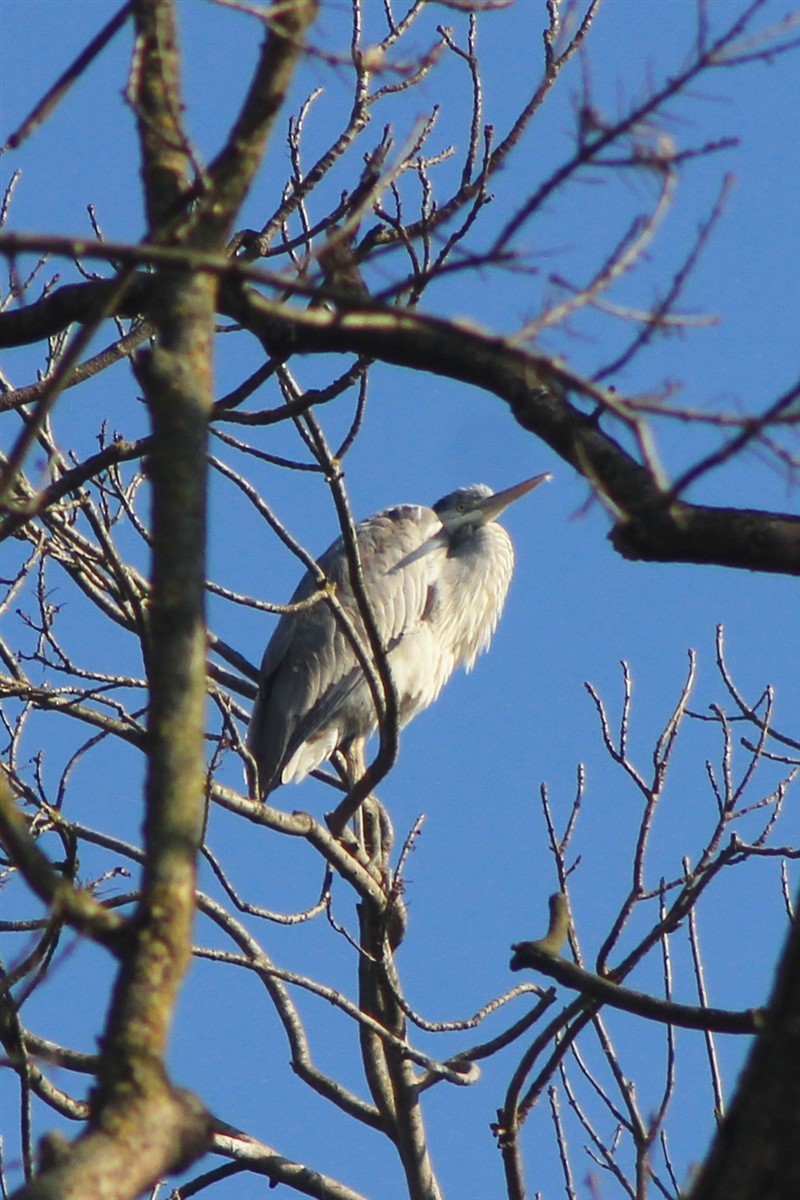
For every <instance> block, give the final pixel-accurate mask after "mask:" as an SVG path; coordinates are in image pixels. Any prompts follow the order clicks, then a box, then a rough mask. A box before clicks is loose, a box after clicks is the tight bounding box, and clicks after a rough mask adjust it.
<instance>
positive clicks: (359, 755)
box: [340, 737, 368, 857]
mask: <svg viewBox="0 0 800 1200" xmlns="http://www.w3.org/2000/svg"><path fill="white" fill-rule="evenodd" d="M364 747H365V741H364V738H359V737H356V738H352V739H351V741H349V742H347V743H346V744H345V745H344V746H342V747H341V750H340V753H341V755H342V757H343V759H344V779H345V783H346V784H347V788H348V791H349V790H350V789H351V788H353V787H354V786H355V784H357V783H358V781H359V779H360V778H361V777H362V775H363V774H364V772H365V771H366V769H367V761H366V757H365V755H364ZM363 807H364V805H363V803H362V804H360V805H359V806H358V808H357V809H356V811H355V813H354V814H353V832H354V833H355V836H356V841H357V843H358V848H359V850H360V851H361V852H362V854H364V855H365V856H366V857H368V855H367V847H366V842H365V837H364V816H363Z"/></svg>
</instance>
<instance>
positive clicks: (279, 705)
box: [248, 505, 444, 790]
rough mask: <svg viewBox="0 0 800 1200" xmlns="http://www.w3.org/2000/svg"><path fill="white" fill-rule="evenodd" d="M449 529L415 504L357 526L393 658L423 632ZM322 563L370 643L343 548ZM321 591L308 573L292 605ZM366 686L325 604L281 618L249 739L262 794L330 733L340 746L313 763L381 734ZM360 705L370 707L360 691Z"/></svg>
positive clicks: (376, 613)
mask: <svg viewBox="0 0 800 1200" xmlns="http://www.w3.org/2000/svg"><path fill="white" fill-rule="evenodd" d="M441 529H442V525H441V522H440V520H439V518H438V517H437V515H436V514H435V513H434V512H433V511H432V510H431V509H428V508H422V507H420V506H417V505H402V506H399V507H397V508H393V509H387V510H385V511H383V512H380V513H376V514H375V515H374V516H372V517H369V518H368V519H367V520H366V521H364V522H362V523H361V524H360V525H359V526H358V527H357V535H358V541H359V549H360V554H361V565H362V571H363V576H364V584H365V588H366V591H367V595H368V596H369V597H370V600H371V603H372V608H373V614H374V617H375V621H376V623H377V626H378V631H379V633H380V636H381V639H382V641H383V643H384V645H385V646H386V647H387V648H388V649H390V650H391V649H392V648H393V647H395V646H396V645H398V644H399V642H400V641H401V640H402V638H403V637H404V636H406V635H407V634H408V633H409V632H410V631H411V630H413V629H415V628H417V627H418V625H419V624H420V622H421V621H422V620H423V619H424V617H425V614H426V611H428V610H429V608H430V589H431V587H433V586H434V583H435V579H434V571H435V561H436V559H437V557H438V556H440V555H441V554H443V553H444V551H443V550H442V548H441V543H440V542H439V541H437V535H439V534H440V533H441ZM428 544H430V545H429V549H430V552H427V550H426V546H428ZM319 561H320V566H321V567H322V568H323V570H324V571H325V573H326V575H327V576H328V579H329V580H330V581H331V583H333V584H334V586H335V588H336V594H337V596H338V597H339V599H340V601H341V603H342V605H343V607H344V608H345V610H346V611H347V613H348V615H349V616H350V618H351V620H352V621H353V624H354V626H355V628H356V630H357V631H358V633H359V634H360V635H361V636H362V637H363V635H364V630H363V623H362V621H361V618H360V616H359V613H358V609H357V606H356V603H355V600H354V597H353V592H352V588H351V585H350V578H349V567H348V563H347V555H346V552H345V549H344V546H343V543H342V540H341V539H339V540H338V541H336V542H334V544H333V545H332V546H331V547H330V548H329V549H328V550H327V551H326V552H325V554H324V555H323V556H322V558H321V559H320V560H319ZM314 587H315V584H314V581H313V579H312V578H311V577H310V576H308V575H307V576H306V577H305V578H304V579H303V580H302V582H301V584H300V586H299V587H298V589H297V591H296V592H295V595H294V597H293V600H298V599H303V598H305V597H306V596H308V595H310V594H311V593H312V592H313V590H314ZM362 684H363V675H362V673H361V669H360V667H359V666H358V662H357V659H356V656H355V653H354V651H353V647H352V645H351V643H350V640H349V638H348V637H347V635H346V633H345V632H344V630H343V629H342V628H341V626H340V625H339V623H338V621H337V620H336V618H335V616H334V614H333V612H332V611H331V609H330V608H329V607H328V605H327V604H325V603H324V602H321V603H320V604H318V605H316V606H314V607H313V608H311V609H308V610H306V611H304V612H302V613H297V614H294V615H286V616H284V617H282V618H281V619H280V621H279V622H278V626H277V628H276V630H275V633H274V634H273V637H272V639H271V641H270V643H269V645H268V646H267V649H266V652H265V654H264V659H263V662H262V666H261V679H260V684H259V693H258V697H257V700H256V704H255V707H254V710H253V716H252V718H251V722H250V730H249V732H248V745H249V747H250V750H251V752H252V753H253V755H254V757H255V758H256V761H257V763H258V767H259V777H260V779H261V782H262V788H264V790H268V788H269V787H274V786H276V785H277V783H278V782H279V781H280V776H281V772H282V771H283V768H284V766H285V765H286V763H287V762H288V761H289V760H290V759H291V758H292V756H293V755H294V754H295V753H296V752H297V750H298V749H299V748H300V747H301V746H302V745H303V744H304V743H305V742H307V741H309V740H310V739H313V738H314V737H315V736H317V735H319V734H320V732H321V731H324V729H325V727H326V726H331V728H332V732H331V737H334V738H335V740H334V742H333V745H331V746H330V747H328V748H327V750H325V743H324V739H323V743H322V745H323V753H322V757H321V758H320V759H319V760H318V762H317V763H315V764H314V765H319V762H322V761H324V759H325V758H327V757H328V756H329V754H330V753H331V750H332V749H333V747H334V746H335V745H337V744H338V742H339V740H341V738H344V737H348V736H355V734H357V733H363V734H366V733H367V732H369V730H370V729H371V728H374V726H375V717H374V711H373V710H372V704H371V701H370V700H369V699H368V697H367V699H366V712H365V713H360V712H356V711H355V710H354V708H353V705H354V703H355V700H354V695H355V693H356V690H357V689H359V687H360V685H362ZM361 690H362V691H363V688H362V689H361ZM359 704H362V705H363V704H364V701H363V698H361V694H360V693H359ZM354 726H363V728H356V727H354ZM334 727H335V728H334ZM328 740H330V739H328ZM308 769H309V770H310V769H313V768H311V767H309V768H308Z"/></svg>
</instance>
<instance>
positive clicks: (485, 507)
mask: <svg viewBox="0 0 800 1200" xmlns="http://www.w3.org/2000/svg"><path fill="white" fill-rule="evenodd" d="M549 478H550V473H549V472H545V474H543V475H534V476H533V478H532V479H524V480H523V481H522V483H516V484H514V486H513V487H510V488H506V489H505V490H504V491H502V492H493V491H492V489H491V488H490V487H487V486H486V484H485V483H473V484H471V485H470V486H469V487H463V488H458V489H457V490H456V491H455V492H450V494H449V495H448V496H443V497H442V499H441V500H437V502H436V503H435V504H434V506H433V511H434V512H435V513H436V515H437V516H438V518H439V520H440V521H441V522H442V525H443V526H444V528H445V530H446V532H447V533H455V532H456V531H457V530H469V529H477V528H478V527H479V526H480V525H486V524H488V523H489V521H496V520H497V518H498V517H499V516H500V513H501V512H503V511H504V510H505V509H507V508H508V506H509V504H513V503H514V501H515V500H519V498H520V496H525V495H527V493H528V492H532V491H533V489H534V488H535V487H538V486H539V484H540V483H544V482H545V480H547V479H549Z"/></svg>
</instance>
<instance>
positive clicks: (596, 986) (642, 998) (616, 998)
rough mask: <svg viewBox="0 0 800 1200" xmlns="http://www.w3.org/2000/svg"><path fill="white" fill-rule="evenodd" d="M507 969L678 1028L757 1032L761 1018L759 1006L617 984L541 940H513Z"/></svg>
mask: <svg viewBox="0 0 800 1200" xmlns="http://www.w3.org/2000/svg"><path fill="white" fill-rule="evenodd" d="M511 949H512V950H513V951H514V954H513V957H512V959H511V970H512V971H522V970H524V969H525V968H526V967H531V968H532V969H533V970H535V971H541V972H542V974H543V975H548V976H550V978H552V979H555V980H557V981H558V982H559V983H563V984H564V986H565V987H568V988H572V989H573V990H574V991H576V992H582V993H583V994H584V995H586V996H590V997H591V998H592V1000H599V1001H600V1002H601V1003H602V1004H610V1005H611V1006H612V1007H613V1008H620V1009H622V1010H623V1011H624V1012H630V1013H635V1014H636V1015H637V1016H640V1017H646V1018H647V1019H648V1020H650V1021H661V1022H662V1023H663V1024H664V1025H678V1026H680V1028H681V1029H704V1030H709V1031H711V1032H713V1033H758V1031H759V1029H760V1028H761V1027H762V1025H763V1022H764V1012H763V1009H753V1008H749V1009H745V1010H744V1011H742V1012H733V1011H730V1010H728V1009H723V1008H698V1007H695V1006H694V1005H691V1004H675V1003H674V1002H673V1001H671V1000H660V999H659V998H658V997H656V996H648V995H646V994H645V993H644V992H636V991H633V990H632V989H631V988H624V987H620V985H619V984H618V983H614V982H613V981H612V980H611V979H604V978H603V977H602V976H601V975H595V974H594V973H593V972H592V971H586V970H584V968H583V967H579V966H577V964H576V963H572V962H570V961H569V960H568V959H566V958H562V957H561V955H560V954H553V953H552V952H551V951H550V950H548V949H547V947H546V946H543V945H542V943H541V942H517V943H516V944H515V945H514V946H512V947H511Z"/></svg>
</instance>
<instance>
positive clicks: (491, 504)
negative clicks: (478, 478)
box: [475, 471, 550, 522]
mask: <svg viewBox="0 0 800 1200" xmlns="http://www.w3.org/2000/svg"><path fill="white" fill-rule="evenodd" d="M549 478H550V472H549V471H545V472H544V474H543V475H534V476H533V478H532V479H523V481H522V483H515V484H514V486H513V487H510V488H505V489H504V491H502V492H495V493H494V495H493V496H487V497H486V499H485V500H480V501H479V502H478V503H477V504H476V505H475V509H476V511H477V512H479V513H481V515H482V517H483V520H484V521H485V522H489V521H494V520H496V519H497V517H499V516H500V513H501V512H503V511H504V510H505V509H506V508H508V506H509V504H513V503H514V501H515V500H519V498H520V496H526V495H527V494H528V492H532V491H533V489H534V488H535V487H538V486H539V484H540V483H546V482H547V480H548V479H549Z"/></svg>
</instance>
